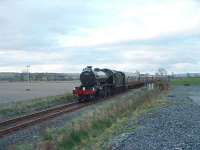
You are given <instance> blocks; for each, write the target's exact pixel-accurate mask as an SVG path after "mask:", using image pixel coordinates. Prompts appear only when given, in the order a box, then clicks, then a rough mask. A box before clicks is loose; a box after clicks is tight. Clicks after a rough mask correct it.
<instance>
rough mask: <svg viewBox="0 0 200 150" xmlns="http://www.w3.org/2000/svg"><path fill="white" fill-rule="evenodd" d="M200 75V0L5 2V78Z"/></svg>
mask: <svg viewBox="0 0 200 150" xmlns="http://www.w3.org/2000/svg"><path fill="white" fill-rule="evenodd" d="M27 65H30V66H31V67H30V70H31V72H58V73H59V72H64V73H68V72H80V71H81V70H82V69H83V68H84V67H86V66H88V65H91V66H93V67H98V68H111V69H115V70H121V71H128V72H135V71H136V70H138V71H140V72H146V73H147V72H149V73H155V72H156V71H157V70H158V68H165V69H166V70H167V72H168V73H169V74H170V73H172V72H174V73H186V72H200V1H199V0H148V1H146V0H92V1H91V0H73V1H69V0H56V1H49V0H42V1H41V0H17V1H13V0H0V72H22V71H24V70H25V69H26V66H27Z"/></svg>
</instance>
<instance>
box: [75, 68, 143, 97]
mask: <svg viewBox="0 0 200 150" xmlns="http://www.w3.org/2000/svg"><path fill="white" fill-rule="evenodd" d="M146 79H147V78H146V77H145V76H142V75H140V74H139V73H129V72H121V71H116V70H110V69H99V68H94V69H93V68H92V66H87V67H86V68H84V69H83V71H82V73H81V74H80V81H81V85H80V86H79V87H75V88H74V90H73V94H74V95H76V96H77V97H78V98H79V101H85V100H91V99H95V98H97V97H107V96H110V95H113V94H115V93H118V92H121V91H125V90H127V89H130V88H134V87H136V86H143V85H144V84H145V83H146V82H145V80H146Z"/></svg>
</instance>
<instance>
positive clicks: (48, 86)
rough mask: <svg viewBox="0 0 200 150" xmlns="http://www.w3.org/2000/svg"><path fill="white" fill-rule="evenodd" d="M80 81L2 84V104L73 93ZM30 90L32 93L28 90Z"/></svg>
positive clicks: (0, 84)
mask: <svg viewBox="0 0 200 150" xmlns="http://www.w3.org/2000/svg"><path fill="white" fill-rule="evenodd" d="M78 85H80V82H79V81H58V82H53V81H49V82H46V81H42V82H31V83H30V84H28V83H27V82H0V103H1V104H2V103H7V102H16V101H24V100H30V99H36V98H41V97H47V96H55V95H62V94H65V93H72V90H73V88H74V87H75V86H78ZM27 88H30V91H27V90H26V89H27Z"/></svg>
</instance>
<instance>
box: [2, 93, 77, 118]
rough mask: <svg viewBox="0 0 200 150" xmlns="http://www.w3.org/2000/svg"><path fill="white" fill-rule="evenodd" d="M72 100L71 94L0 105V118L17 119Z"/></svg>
mask: <svg viewBox="0 0 200 150" xmlns="http://www.w3.org/2000/svg"><path fill="white" fill-rule="evenodd" d="M74 100H75V97H74V96H73V95H72V94H64V95H58V96H48V97H44V98H37V99H32V100H27V101H18V102H14V103H8V104H2V105H0V118H11V117H17V116H21V115H25V114H28V113H33V112H35V111H39V110H42V109H46V108H49V107H52V106H56V105H59V104H63V103H66V102H72V101H74Z"/></svg>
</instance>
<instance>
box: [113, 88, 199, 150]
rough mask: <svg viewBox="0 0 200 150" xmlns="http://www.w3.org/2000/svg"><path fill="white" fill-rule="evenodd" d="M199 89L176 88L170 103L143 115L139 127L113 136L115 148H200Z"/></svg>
mask: <svg viewBox="0 0 200 150" xmlns="http://www.w3.org/2000/svg"><path fill="white" fill-rule="evenodd" d="M199 91H200V86H189V87H185V86H178V87H174V88H173V89H172V91H171V93H170V94H169V96H168V101H169V102H170V105H169V106H166V107H162V108H160V109H157V110H156V111H154V112H150V113H148V114H146V115H145V116H143V117H141V118H140V119H139V120H138V122H137V124H138V125H139V127H138V129H136V130H135V131H134V132H132V133H126V134H125V133H124V134H122V135H119V136H118V137H116V138H115V139H113V142H112V149H113V150H122V149H123V150H133V149H134V150H169V149H170V150H171V149H172V150H183V149H187V150H188V149H192V150H193V149H194V150H198V149H200V115H199V114H200V98H199V96H200V93H199ZM133 126H135V124H133Z"/></svg>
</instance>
